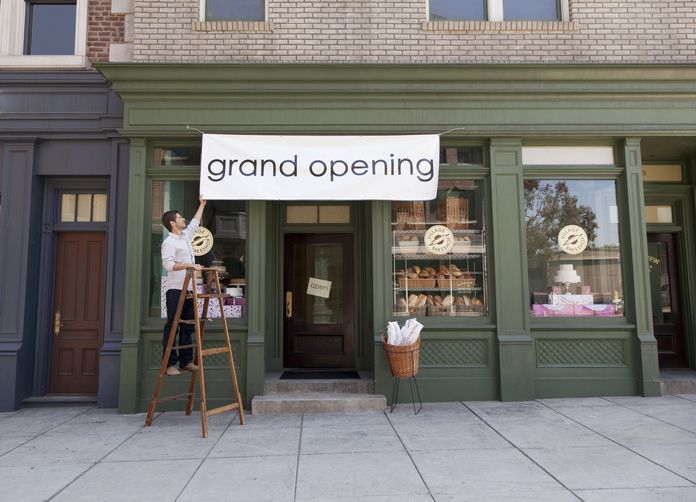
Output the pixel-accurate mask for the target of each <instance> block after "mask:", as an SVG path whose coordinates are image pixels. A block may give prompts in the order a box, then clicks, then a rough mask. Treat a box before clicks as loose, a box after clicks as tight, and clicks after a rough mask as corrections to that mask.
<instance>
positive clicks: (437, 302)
mask: <svg viewBox="0 0 696 502" xmlns="http://www.w3.org/2000/svg"><path fill="white" fill-rule="evenodd" d="M433 303H434V304H435V305H442V297H441V296H440V295H435V296H433Z"/></svg>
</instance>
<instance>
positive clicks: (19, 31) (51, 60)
mask: <svg viewBox="0 0 696 502" xmlns="http://www.w3.org/2000/svg"><path fill="white" fill-rule="evenodd" d="M28 3H29V2H27V1H26V0H3V1H2V2H0V68H1V69H8V68H32V69H46V70H48V69H54V68H57V69H72V68H74V69H84V68H89V59H88V58H87V31H88V30H87V23H88V14H89V0H75V6H76V20H75V51H74V54H72V55H48V56H43V55H26V54H24V43H25V38H26V35H27V26H26V24H27V19H26V14H27V4H28ZM32 3H35V2H32ZM46 3H51V2H46Z"/></svg>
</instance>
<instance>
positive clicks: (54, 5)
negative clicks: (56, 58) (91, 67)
mask: <svg viewBox="0 0 696 502" xmlns="http://www.w3.org/2000/svg"><path fill="white" fill-rule="evenodd" d="M26 4H27V12H26V30H25V33H24V54H34V55H44V56H45V55H70V54H75V24H76V13H77V4H76V2H74V1H73V2H60V3H58V2H55V1H52V0H36V1H35V0H30V1H27V2H26Z"/></svg>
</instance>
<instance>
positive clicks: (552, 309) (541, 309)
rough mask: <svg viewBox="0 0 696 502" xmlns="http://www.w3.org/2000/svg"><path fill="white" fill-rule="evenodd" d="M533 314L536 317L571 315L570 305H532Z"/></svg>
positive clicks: (571, 308) (571, 307)
mask: <svg viewBox="0 0 696 502" xmlns="http://www.w3.org/2000/svg"><path fill="white" fill-rule="evenodd" d="M532 310H533V311H534V315H535V316H537V317H571V316H573V306H572V305H548V304H547V305H532Z"/></svg>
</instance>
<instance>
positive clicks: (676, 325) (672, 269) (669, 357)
mask: <svg viewBox="0 0 696 502" xmlns="http://www.w3.org/2000/svg"><path fill="white" fill-rule="evenodd" d="M648 260H649V264H650V297H651V300H652V313H653V329H654V332H655V338H656V339H657V354H658V359H659V364H660V368H686V367H687V364H686V344H685V340H684V322H683V318H682V304H681V289H680V286H679V261H678V258H677V236H676V234H648Z"/></svg>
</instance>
